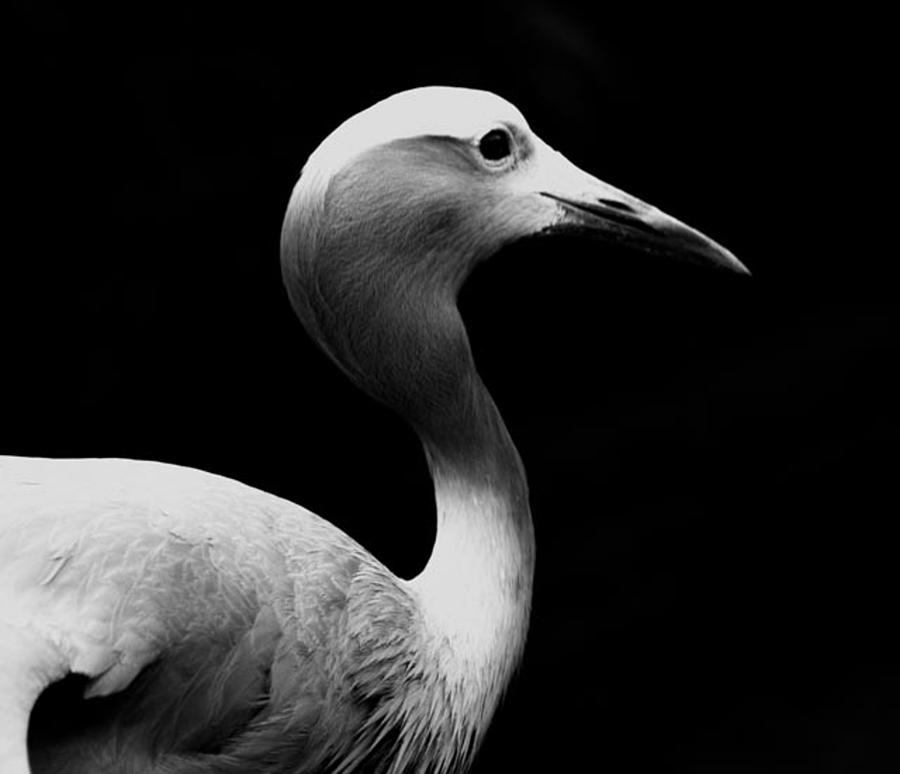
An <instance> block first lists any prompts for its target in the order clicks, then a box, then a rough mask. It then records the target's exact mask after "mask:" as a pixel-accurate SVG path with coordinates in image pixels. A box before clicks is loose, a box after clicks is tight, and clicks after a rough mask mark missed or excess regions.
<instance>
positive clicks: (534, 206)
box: [488, 194, 559, 244]
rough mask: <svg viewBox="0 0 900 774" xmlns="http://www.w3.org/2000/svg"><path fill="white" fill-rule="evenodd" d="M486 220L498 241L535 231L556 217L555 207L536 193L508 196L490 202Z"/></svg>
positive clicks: (557, 212) (556, 210) (549, 223)
mask: <svg viewBox="0 0 900 774" xmlns="http://www.w3.org/2000/svg"><path fill="white" fill-rule="evenodd" d="M488 219H489V222H490V226H491V228H492V229H493V230H494V232H495V239H499V240H500V241H501V242H502V244H507V243H508V242H512V241H515V240H516V239H521V238H523V237H526V236H530V235H532V234H536V233H539V232H540V231H543V230H544V229H545V228H547V227H549V226H552V225H553V224H554V223H556V221H557V220H558V219H559V208H558V207H557V206H556V204H555V203H554V202H552V201H550V200H549V199H547V198H546V197H543V196H540V195H539V194H528V195H525V194H520V195H511V196H507V197H504V198H503V199H498V200H497V201H496V202H494V204H493V207H492V208H491V210H490V212H489V218H488Z"/></svg>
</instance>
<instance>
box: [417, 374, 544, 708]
mask: <svg viewBox="0 0 900 774" xmlns="http://www.w3.org/2000/svg"><path fill="white" fill-rule="evenodd" d="M450 416H452V417H453V419H455V422H453V423H447V424H445V425H444V426H443V427H442V428H441V431H442V432H440V433H432V434H426V433H420V434H421V436H422V439H423V443H424V446H425V451H426V454H427V456H428V460H429V465H430V467H431V471H432V478H433V480H434V489H435V501H436V506H437V519H438V523H437V535H436V540H435V545H434V549H433V551H432V554H431V558H430V559H429V561H428V564H427V565H426V567H425V569H424V570H423V571H422V573H421V574H420V575H419V576H418V577H417V578H415V579H413V581H412V582H411V583H412V585H413V587H414V588H415V589H416V590H417V592H418V593H419V595H420V599H421V601H422V607H423V610H424V612H425V617H426V622H427V624H428V626H429V629H430V633H431V634H432V635H433V639H434V641H435V642H436V643H438V645H439V647H440V649H441V652H442V656H441V658H440V660H441V661H442V662H443V664H444V667H445V669H446V670H447V673H448V674H449V675H452V674H453V673H454V672H457V674H458V675H459V677H460V680H461V681H462V682H466V683H468V682H469V681H471V680H476V681H478V684H477V685H476V686H468V687H475V688H477V690H476V693H477V692H478V691H481V692H489V693H490V692H492V691H496V692H499V691H500V690H502V686H504V685H505V684H506V682H507V681H508V680H509V677H510V676H511V673H512V671H513V669H514V668H515V665H516V664H517V663H518V660H519V658H520V656H521V652H522V649H523V647H524V642H525V635H526V632H527V627H528V616H529V613H530V608H531V590H532V578H533V575H534V553H535V551H534V549H535V546H534V529H533V526H532V522H531V512H530V508H529V504H528V487H527V484H526V480H525V473H524V469H523V467H522V463H521V460H520V458H519V455H518V452H517V451H516V449H515V447H514V446H513V443H512V440H511V439H510V437H509V434H508V432H507V430H506V427H505V426H504V424H503V421H502V419H501V418H500V415H499V412H498V411H497V408H496V406H495V405H494V402H493V400H492V399H491V397H490V395H489V394H488V392H487V390H486V389H485V388H484V387H483V386H482V385H481V382H480V379H478V378H477V375H475V377H474V380H473V381H472V382H470V384H469V390H468V395H467V396H466V400H465V402H464V408H463V410H461V411H457V412H453V414H452V415H450ZM447 418H448V417H447V416H445V417H444V419H445V420H446V419H447ZM454 425H455V427H454ZM491 686H493V687H491ZM485 698H487V697H485ZM494 698H495V699H496V698H499V693H497V695H496V696H495V697H494ZM487 704H488V706H492V702H491V701H488V702H487Z"/></svg>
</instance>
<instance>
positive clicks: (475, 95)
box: [304, 86, 528, 174]
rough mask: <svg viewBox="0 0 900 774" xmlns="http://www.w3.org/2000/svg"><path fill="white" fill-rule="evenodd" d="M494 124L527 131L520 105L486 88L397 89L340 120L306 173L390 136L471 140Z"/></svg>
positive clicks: (330, 168)
mask: <svg viewBox="0 0 900 774" xmlns="http://www.w3.org/2000/svg"><path fill="white" fill-rule="evenodd" d="M498 123H512V124H515V125H516V126H519V127H520V128H521V129H522V130H523V131H527V130H528V124H527V122H526V121H525V118H524V117H523V116H522V114H521V113H520V112H519V110H518V108H516V106H515V105H513V104H511V103H509V102H507V101H506V100H505V99H503V98H502V97H498V96H497V95H496V94H492V93H491V92H489V91H479V90H477V89H462V88H455V87H450V86H426V87H423V88H419V89H410V90H409V91H401V92H400V93H399V94H394V95H393V96H390V97H388V98H387V99H383V100H381V102H376V103H375V104H374V105H372V107H370V108H367V109H366V110H363V111H362V112H361V113H357V114H356V115H355V116H353V117H352V118H348V119H347V120H346V121H344V123H342V124H341V125H340V126H339V127H338V128H337V129H335V130H334V131H333V132H332V133H331V134H330V135H328V137H326V138H325V140H324V141H323V142H322V144H321V145H319V147H318V148H316V150H315V151H314V152H313V154H312V155H311V156H310V157H309V160H308V161H307V162H306V166H305V167H304V173H306V172H319V173H322V172H324V173H326V174H331V173H333V172H335V171H337V170H338V169H340V168H341V167H342V166H344V164H346V163H347V162H348V161H350V159H352V158H354V157H355V156H357V155H359V154H360V153H362V152H363V151H365V150H368V149H369V148H374V147H377V146H378V145H383V144H384V143H386V142H390V141H391V140H399V139H403V138H406V137H419V136H423V135H440V136H444V137H458V138H460V139H470V138H474V137H476V136H477V135H478V134H480V133H481V132H484V131H486V130H487V129H489V128H490V127H491V125H494V124H498Z"/></svg>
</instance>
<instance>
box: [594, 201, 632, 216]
mask: <svg viewBox="0 0 900 774" xmlns="http://www.w3.org/2000/svg"><path fill="white" fill-rule="evenodd" d="M598 201H599V202H600V204H602V205H604V206H606V207H612V209H614V210H620V211H622V212H628V213H631V214H632V215H634V214H636V213H635V210H634V207H631V206H629V205H627V204H625V203H624V202H617V201H616V200H615V199H598Z"/></svg>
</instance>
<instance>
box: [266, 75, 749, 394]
mask: <svg viewBox="0 0 900 774" xmlns="http://www.w3.org/2000/svg"><path fill="white" fill-rule="evenodd" d="M569 232H582V233H586V234H590V235H592V236H595V237H598V238H599V239H601V240H605V241H607V242H614V243H619V244H622V245H625V246H630V247H632V248H634V249H635V250H637V251H645V252H653V253H657V254H662V255H672V256H678V257H685V258H688V259H693V260H695V261H701V262H706V263H709V264H712V265H717V266H720V267H725V268H729V269H732V270H736V271H739V272H746V269H745V268H744V267H743V265H742V264H741V263H740V262H739V261H738V260H737V259H736V258H735V257H734V256H733V255H732V254H731V253H730V252H729V251H728V250H726V249H725V248H723V247H721V246H720V245H718V244H716V243H715V242H714V241H712V240H711V239H709V238H708V237H706V236H704V235H703V234H701V233H700V232H698V231H696V230H694V229H692V228H690V227H688V226H686V225H684V224H683V223H681V222H680V221H678V220H676V219H675V218H672V217H671V216H669V215H666V214H664V213H662V212H660V211H659V210H658V209H656V208H654V207H652V206H650V205H648V204H645V203H644V202H642V201H641V200H639V199H637V198H635V197H633V196H631V195H629V194H627V193H625V192H624V191H621V190H619V189H617V188H615V187H613V186H611V185H608V184H607V183H604V182H602V181H600V180H598V179H597V178H595V177H593V176H592V175H590V174H588V173H586V172H584V171H582V170H581V169H579V168H578V167H576V166H575V165H574V164H572V163H571V162H570V161H569V160H568V159H566V158H565V157H564V156H563V155H562V154H561V153H559V152H557V151H555V150H554V149H553V148H551V147H550V146H549V145H548V144H547V143H545V142H544V141H543V140H541V139H540V138H539V137H538V136H537V135H536V134H535V133H534V132H533V131H532V130H531V129H530V128H529V126H528V123H527V121H526V120H525V118H524V116H523V115H522V114H521V112H519V110H518V109H517V108H516V107H515V106H514V105H512V104H510V103H509V102H507V101H506V100H504V99H502V98H501V97H498V96H496V95H494V94H491V93H489V92H485V91H477V90H471V89H462V88H449V87H427V88H419V89H412V90H410V91H404V92H401V93H399V94H395V95H394V96H391V97H389V98H387V99H385V100H383V101H381V102H378V103H377V104H375V105H373V106H372V107H370V108H368V109H367V110H364V111H362V112H361V113H359V114H357V115H355V116H353V117H352V118H350V119H348V120H347V121H345V122H344V123H343V124H341V125H340V126H339V127H338V128H337V129H335V130H334V131H333V132H332V133H331V134H330V135H329V136H328V137H327V138H326V139H325V140H324V141H323V142H322V144H321V145H320V146H319V147H318V148H317V149H316V150H315V151H314V152H313V154H312V155H311V156H310V157H309V160H308V161H307V163H306V165H305V166H304V168H303V173H302V175H301V177H300V179H299V181H298V182H297V185H296V186H295V188H294V191H293V194H292V196H291V200H290V204H289V206H288V210H287V214H286V217H285V221H284V227H283V230H282V267H283V273H284V277H285V281H286V284H287V287H288V290H289V293H290V295H291V297H292V300H293V303H294V306H295V308H296V310H297V312H298V314H299V315H300V317H301V319H302V320H303V322H304V323H305V325H306V327H307V329H308V330H309V331H310V333H311V334H312V335H313V337H314V338H316V339H317V340H318V341H319V343H320V344H321V345H322V346H323V347H324V348H325V350H326V351H327V352H328V353H329V354H331V355H332V357H333V358H334V359H335V360H336V361H337V362H338V363H339V364H340V365H341V366H342V367H343V368H344V369H345V370H347V371H348V372H349V373H350V374H351V376H356V377H360V375H361V374H362V373H363V372H368V373H369V374H371V373H372V369H373V368H375V369H376V370H377V368H378V364H379V363H380V362H383V361H384V360H385V358H386V359H387V360H391V359H392V358H395V357H396V352H397V351H400V352H402V353H405V357H406V358H407V360H409V361H410V362H415V361H418V362H421V359H422V358H423V357H425V356H426V355H428V354H429V352H423V351H422V350H421V348H422V347H426V348H429V349H431V350H433V349H436V348H439V347H443V346H445V345H446V344H447V343H448V341H450V340H451V339H452V338H453V337H452V336H450V334H449V332H450V331H451V330H452V329H455V328H456V322H455V321H456V319H457V317H456V315H457V312H456V304H455V299H456V293H457V291H458V290H459V287H460V286H461V284H462V282H463V280H464V279H465V277H466V276H467V275H468V273H469V271H470V270H471V269H472V267H473V266H474V265H475V264H476V263H477V262H478V261H480V260H481V259H484V258H486V257H488V256H490V255H492V254H493V253H495V252H497V251H498V250H499V249H500V248H501V247H503V246H504V245H506V244H508V243H510V242H513V241H516V240H518V239H521V238H523V237H527V236H534V235H552V234H562V233H569ZM385 315H387V316H388V317H389V318H390V320H389V321H388V323H389V324H387V325H380V326H379V325H378V324H377V321H378V320H379V319H382V320H383V319H384V317H385ZM363 321H365V326H364V328H361V327H360V326H362V325H363ZM423 326H425V327H427V328H428V330H429V335H427V336H423V335H421V334H422V329H423ZM363 330H365V332H363ZM376 330H380V331H382V332H384V335H383V336H381V338H379V335H380V334H378V333H373V332H372V331H376ZM388 332H389V333H388ZM407 334H408V335H407ZM442 334H446V335H442ZM354 341H355V343H354ZM435 344H436V347H435V346H433V345H435ZM466 347H467V344H466ZM364 350H370V353H369V354H370V356H366V357H365V359H366V360H368V361H369V362H368V363H366V364H363V363H360V362H358V361H359V359H360V358H361V357H363V355H361V354H360V353H361V352H363V351H364Z"/></svg>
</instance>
